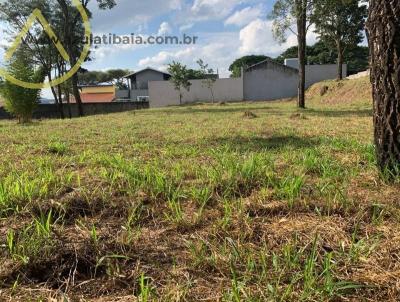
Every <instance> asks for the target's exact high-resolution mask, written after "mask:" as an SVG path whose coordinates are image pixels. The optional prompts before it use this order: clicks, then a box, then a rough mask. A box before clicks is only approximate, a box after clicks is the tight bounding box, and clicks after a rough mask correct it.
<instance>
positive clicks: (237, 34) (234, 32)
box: [85, 0, 315, 76]
mask: <svg viewBox="0 0 400 302" xmlns="http://www.w3.org/2000/svg"><path fill="white" fill-rule="evenodd" d="M92 2H93V3H92V4H91V5H92V6H91V9H92V11H93V13H94V14H93V19H92V22H91V24H92V27H93V33H94V34H98V35H102V34H108V33H116V34H119V35H123V34H127V35H129V34H131V33H135V34H142V35H155V34H157V33H162V34H168V35H178V36H180V35H182V34H183V33H185V34H187V35H192V36H198V37H199V41H198V43H197V44H196V45H175V46H168V45H158V46H138V45H136V46H129V47H127V46H115V45H113V46H110V45H105V46H101V47H100V48H99V49H97V50H95V52H94V60H93V62H90V63H87V64H85V67H86V68H88V69H91V70H94V69H99V70H105V69H110V68H126V69H130V70H139V69H141V68H144V67H147V66H151V67H153V68H158V69H165V68H166V65H167V64H168V63H170V62H171V61H172V60H176V61H181V62H183V63H185V64H187V65H188V66H190V67H195V66H196V61H197V60H198V59H199V58H201V59H203V60H204V61H205V62H206V63H208V64H209V65H210V66H211V67H212V68H214V69H218V70H219V72H220V74H221V76H229V71H228V67H229V65H230V64H231V63H232V62H233V60H234V59H236V58H238V57H240V56H242V55H246V54H266V55H270V56H277V55H279V54H280V53H281V52H282V51H283V50H285V49H286V48H287V47H289V46H293V45H296V39H295V36H294V35H289V38H288V42H287V43H285V44H283V45H279V44H278V43H277V42H276V41H274V39H273V36H272V32H271V27H272V23H271V22H270V21H268V20H267V15H268V13H269V12H270V10H271V7H272V4H273V2H274V1H273V0H269V1H265V0H264V1H261V0H146V1H136V0H135V1H132V0H117V6H116V7H115V8H114V9H112V10H111V11H100V10H99V9H97V8H96V5H95V3H96V2H95V1H92ZM309 41H310V42H311V43H312V42H314V41H315V35H314V34H311V35H310V38H309Z"/></svg>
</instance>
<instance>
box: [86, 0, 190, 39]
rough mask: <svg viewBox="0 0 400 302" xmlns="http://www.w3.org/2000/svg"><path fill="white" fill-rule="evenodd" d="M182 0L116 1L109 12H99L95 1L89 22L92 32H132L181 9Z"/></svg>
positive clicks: (91, 3) (91, 7) (90, 6)
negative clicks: (118, 30) (158, 17)
mask: <svg viewBox="0 0 400 302" xmlns="http://www.w3.org/2000/svg"><path fill="white" fill-rule="evenodd" d="M183 3H184V0H146V1H132V0H118V1H117V5H116V6H115V7H114V8H113V9H111V10H100V9H99V8H98V5H97V1H91V2H90V5H89V9H90V10H91V11H92V12H93V19H92V21H91V23H92V25H93V29H94V31H105V30H107V31H111V30H115V29H116V28H118V29H122V30H123V31H125V32H132V31H134V29H136V27H145V28H146V26H147V23H148V22H150V21H151V20H153V19H154V18H156V17H157V16H161V15H164V14H168V13H171V12H174V11H179V10H180V9H182V5H183Z"/></svg>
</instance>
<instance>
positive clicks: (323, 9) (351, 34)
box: [312, 0, 367, 78]
mask: <svg viewBox="0 0 400 302" xmlns="http://www.w3.org/2000/svg"><path fill="white" fill-rule="evenodd" d="M366 18H367V6H366V5H360V1H359V0H316V1H314V13H313V17H312V20H313V22H314V23H315V26H316V33H317V34H319V36H320V39H321V40H322V41H323V42H324V43H325V44H326V45H327V47H329V48H335V49H336V53H337V58H338V59H337V63H338V64H342V63H343V61H344V54H345V51H346V50H347V49H352V48H355V47H356V46H357V45H358V44H359V43H360V42H362V40H363V38H364V36H363V33H362V31H363V30H364V28H365V20H366ZM338 77H339V78H341V77H342V76H341V75H340V74H339V75H338Z"/></svg>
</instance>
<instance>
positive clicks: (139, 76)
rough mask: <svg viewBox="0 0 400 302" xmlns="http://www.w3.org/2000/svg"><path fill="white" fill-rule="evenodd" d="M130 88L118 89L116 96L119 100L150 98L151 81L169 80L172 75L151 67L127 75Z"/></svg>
mask: <svg viewBox="0 0 400 302" xmlns="http://www.w3.org/2000/svg"><path fill="white" fill-rule="evenodd" d="M125 78H126V79H127V81H128V89H126V90H117V92H116V98H117V100H119V101H130V102H136V101H142V100H146V99H148V98H149V82H151V81H168V80H169V79H170V78H171V75H170V74H169V73H166V72H162V71H159V70H156V69H153V68H150V67H147V68H145V69H142V70H140V71H137V72H134V73H132V74H129V75H127V76H125Z"/></svg>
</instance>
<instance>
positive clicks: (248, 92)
mask: <svg viewBox="0 0 400 302" xmlns="http://www.w3.org/2000/svg"><path fill="white" fill-rule="evenodd" d="M296 60H297V59H296ZM296 60H291V61H290V60H287V61H286V62H287V64H288V65H290V66H286V65H285V66H284V65H280V64H277V63H275V62H272V61H268V60H267V61H265V62H263V63H261V64H258V65H255V66H253V67H250V68H249V69H247V70H246V72H244V80H243V85H244V98H245V100H248V101H268V100H277V99H283V98H291V97H294V96H296V95H297V91H298V70H297V69H296V68H294V67H291V66H296V63H297V61H296ZM346 74H347V65H343V75H344V76H345V75H346ZM336 77H337V65H335V64H332V65H307V66H306V88H309V87H310V86H311V85H313V84H315V83H318V82H321V81H324V80H332V79H336Z"/></svg>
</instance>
